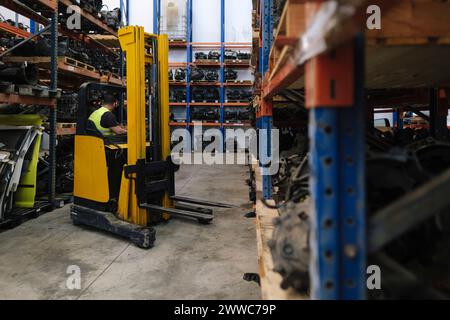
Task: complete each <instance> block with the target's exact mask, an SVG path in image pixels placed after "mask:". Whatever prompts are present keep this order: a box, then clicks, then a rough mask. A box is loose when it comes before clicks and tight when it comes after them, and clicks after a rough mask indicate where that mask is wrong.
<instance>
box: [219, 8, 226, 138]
mask: <svg viewBox="0 0 450 320" xmlns="http://www.w3.org/2000/svg"><path fill="white" fill-rule="evenodd" d="M225 41H226V40H225V0H220V130H221V132H222V136H223V143H224V146H225V144H226V141H225V140H226V139H225V129H224V126H223V124H224V122H225V118H224V114H225V110H224V105H223V104H224V102H225V85H224V83H225ZM225 147H226V146H225Z"/></svg>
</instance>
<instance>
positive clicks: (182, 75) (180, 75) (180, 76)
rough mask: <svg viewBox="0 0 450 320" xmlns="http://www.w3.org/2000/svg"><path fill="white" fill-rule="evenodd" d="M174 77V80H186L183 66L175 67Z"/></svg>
mask: <svg viewBox="0 0 450 320" xmlns="http://www.w3.org/2000/svg"><path fill="white" fill-rule="evenodd" d="M174 77H175V80H176V81H186V69H183V68H178V69H176V70H175V76H174Z"/></svg>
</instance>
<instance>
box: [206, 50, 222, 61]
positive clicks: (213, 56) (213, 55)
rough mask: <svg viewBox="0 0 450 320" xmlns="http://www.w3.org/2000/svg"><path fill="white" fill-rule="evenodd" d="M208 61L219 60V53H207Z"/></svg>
mask: <svg viewBox="0 0 450 320" xmlns="http://www.w3.org/2000/svg"><path fill="white" fill-rule="evenodd" d="M208 60H215V61H219V60H220V52H219V51H210V52H208Z"/></svg>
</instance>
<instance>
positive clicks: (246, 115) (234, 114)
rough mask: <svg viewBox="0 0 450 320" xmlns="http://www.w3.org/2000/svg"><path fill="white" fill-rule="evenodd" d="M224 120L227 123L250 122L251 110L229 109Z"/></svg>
mask: <svg viewBox="0 0 450 320" xmlns="http://www.w3.org/2000/svg"><path fill="white" fill-rule="evenodd" d="M224 120H225V121H226V122H242V121H249V120H250V110H249V108H242V107H227V108H226V110H225V112H224Z"/></svg>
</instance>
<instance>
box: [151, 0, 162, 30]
mask: <svg viewBox="0 0 450 320" xmlns="http://www.w3.org/2000/svg"><path fill="white" fill-rule="evenodd" d="M160 10H161V0H153V33H154V34H159V32H160V23H159V20H160V19H161V12H160Z"/></svg>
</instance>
